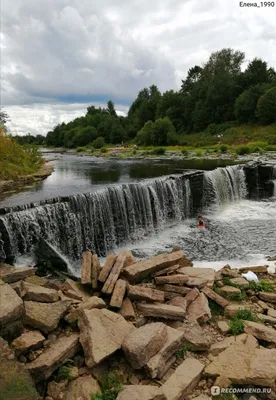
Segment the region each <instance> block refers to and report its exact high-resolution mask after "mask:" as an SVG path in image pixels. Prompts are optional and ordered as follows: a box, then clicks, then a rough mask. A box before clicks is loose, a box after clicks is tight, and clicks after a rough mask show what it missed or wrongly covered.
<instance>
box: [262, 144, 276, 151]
mask: <svg viewBox="0 0 276 400" xmlns="http://www.w3.org/2000/svg"><path fill="white" fill-rule="evenodd" d="M265 150H266V151H276V146H272V145H268V146H266V148H265Z"/></svg>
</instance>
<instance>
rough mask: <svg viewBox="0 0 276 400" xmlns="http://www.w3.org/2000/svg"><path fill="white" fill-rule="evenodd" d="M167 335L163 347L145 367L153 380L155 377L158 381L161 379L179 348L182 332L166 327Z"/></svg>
mask: <svg viewBox="0 0 276 400" xmlns="http://www.w3.org/2000/svg"><path fill="white" fill-rule="evenodd" d="M167 334H168V337H167V340H166V342H165V344H164V346H163V347H162V348H161V350H159V352H158V353H157V354H155V355H154V356H153V357H152V358H151V359H150V360H149V361H148V363H147V365H146V367H147V371H148V372H149V374H150V376H151V378H153V379H154V378H156V377H157V378H159V379H160V378H162V374H163V372H164V371H165V370H166V364H167V362H168V361H169V359H170V358H171V357H172V356H173V355H174V354H175V353H176V351H177V350H178V349H179V348H180V346H181V342H182V338H183V332H181V331H179V330H177V329H173V328H170V327H169V326H167Z"/></svg>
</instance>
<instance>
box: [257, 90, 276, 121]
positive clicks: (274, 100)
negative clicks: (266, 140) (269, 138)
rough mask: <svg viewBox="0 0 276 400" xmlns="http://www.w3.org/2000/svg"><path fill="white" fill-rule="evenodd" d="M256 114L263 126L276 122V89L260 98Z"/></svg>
mask: <svg viewBox="0 0 276 400" xmlns="http://www.w3.org/2000/svg"><path fill="white" fill-rule="evenodd" d="M256 114H257V118H258V120H259V121H260V122H261V123H262V124H272V123H273V122H276V87H273V88H271V89H270V90H268V91H267V92H265V94H264V95H263V96H261V97H260V98H259V101H258V104H257V113H256Z"/></svg>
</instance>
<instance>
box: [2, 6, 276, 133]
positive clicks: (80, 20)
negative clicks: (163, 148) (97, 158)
mask: <svg viewBox="0 0 276 400" xmlns="http://www.w3.org/2000/svg"><path fill="white" fill-rule="evenodd" d="M274 10H275V9H268V8H257V9H254V8H240V7H239V0H229V1H227V2H226V1H222V0H201V1H200V2H199V1H196V0H159V1H158V2H156V1H148V0H129V1H122V0H101V1H100V0H94V1H91V0H82V1H79V0H48V1H47V3H45V1H42V0H13V2H12V7H11V3H10V0H2V7H1V12H2V15H1V18H2V37H1V39H2V40H1V53H2V54H1V55H2V62H1V64H2V76H1V78H2V89H1V103H2V105H3V106H4V107H5V108H6V109H7V111H8V112H9V113H10V115H11V118H12V120H13V121H12V124H13V126H12V128H13V129H14V130H16V131H20V132H28V131H30V132H32V133H35V130H36V129H39V132H37V133H43V134H45V133H46V132H47V130H48V129H50V128H51V127H52V125H51V121H52V120H53V122H56V121H60V119H61V118H64V119H65V120H69V119H71V118H74V117H75V116H76V115H79V114H78V113H79V112H80V110H85V105H84V104H82V103H84V102H90V103H95V102H99V101H100V102H102V101H103V100H104V99H108V98H111V99H113V100H114V101H115V102H116V104H127V103H129V102H130V101H131V100H132V99H133V98H134V97H135V96H136V94H137V92H138V91H139V90H140V89H142V88H143V87H146V86H149V85H151V84H157V85H158V87H159V88H160V89H161V90H162V91H163V90H166V89H169V88H178V87H179V86H180V83H181V78H183V77H184V76H185V74H186V72H187V70H188V69H189V68H190V67H191V66H193V65H195V64H201V63H202V62H204V61H206V60H207V58H208V56H209V55H210V53H211V52H212V51H216V50H219V49H221V48H223V47H233V48H235V49H240V50H242V51H244V52H245V53H246V57H247V59H252V58H253V57H262V58H263V59H265V60H266V61H268V63H269V65H271V66H275V65H276V26H275V23H274V19H275V12H274ZM66 101H67V102H71V103H72V105H70V106H69V105H67V104H63V103H62V102H66ZM29 113H30V114H29ZM14 118H15V119H14Z"/></svg>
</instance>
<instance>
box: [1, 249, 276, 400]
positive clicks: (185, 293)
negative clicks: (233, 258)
mask: <svg viewBox="0 0 276 400" xmlns="http://www.w3.org/2000/svg"><path fill="white" fill-rule="evenodd" d="M252 270H253V271H254V272H255V273H256V274H257V276H258V278H259V281H260V283H259V285H252V284H250V283H249V282H248V281H246V280H245V279H244V278H243V277H242V276H241V272H242V271H243V270H237V269H232V268H231V267H230V266H228V265H227V266H225V267H223V268H222V269H221V270H219V271H215V270H213V269H212V268H195V267H193V264H192V262H191V261H190V260H189V259H188V258H186V257H185V254H184V253H183V252H182V251H181V250H179V249H175V250H173V251H172V252H171V253H165V254H159V255H157V256H155V257H152V258H151V259H150V260H145V261H139V262H137V261H136V260H135V258H134V257H133V255H132V254H131V252H129V251H121V252H120V253H119V254H115V253H111V254H109V255H108V257H107V259H106V261H105V263H104V265H101V264H100V262H99V259H98V257H97V256H96V255H95V254H92V253H90V252H89V251H86V252H84V253H83V257H82V271H81V279H80V280H79V281H74V280H71V279H60V278H59V279H53V278H52V279H49V278H48V277H39V276H37V275H36V271H35V269H33V268H30V267H22V268H14V267H12V266H9V265H7V264H0V304H1V307H0V389H1V392H0V393H1V395H0V397H1V400H17V399H19V400H35V399H37V400H38V399H45V400H61V399H65V400H76V399H81V400H83V399H84V400H91V398H92V399H93V400H94V398H95V399H101V398H102V399H104V398H106V397H107V396H108V395H110V394H112V396H113V398H114V399H115V398H116V399H118V400H140V399H143V400H183V399H185V400H186V399H187V400H191V399H198V400H206V399H211V387H212V386H220V387H221V388H227V387H230V386H231V387H253V388H255V387H261V388H270V389H271V392H270V393H269V394H267V397H266V399H268V400H273V399H274V398H275V396H276V362H275V360H276V274H275V273H274V274H269V273H268V272H267V267H266V266H253V267H252ZM264 282H265V283H264ZM229 288H230V289H229ZM91 396H93V397H91ZM233 399H237V398H236V397H233ZM256 399H257V398H256ZM251 400H253V398H252V399H251Z"/></svg>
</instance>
